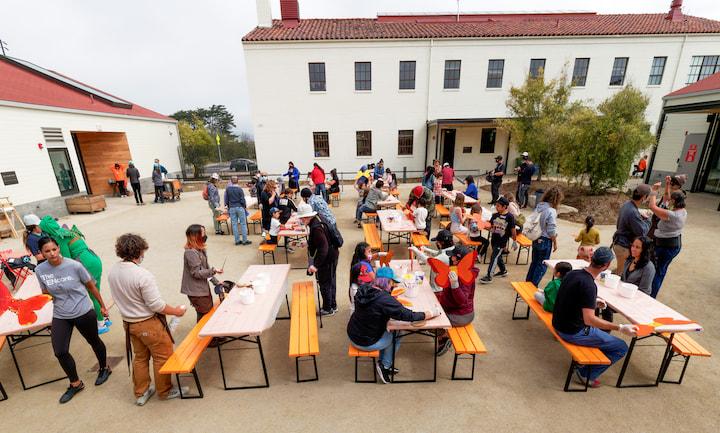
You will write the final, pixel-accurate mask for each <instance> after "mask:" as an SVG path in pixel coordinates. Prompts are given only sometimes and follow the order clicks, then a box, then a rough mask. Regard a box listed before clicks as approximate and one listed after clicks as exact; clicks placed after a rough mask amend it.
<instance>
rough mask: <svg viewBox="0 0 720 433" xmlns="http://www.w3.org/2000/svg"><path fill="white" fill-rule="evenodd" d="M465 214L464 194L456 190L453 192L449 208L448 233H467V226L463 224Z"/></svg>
mask: <svg viewBox="0 0 720 433" xmlns="http://www.w3.org/2000/svg"><path fill="white" fill-rule="evenodd" d="M466 218H467V217H466V215H465V194H463V193H461V192H458V193H456V194H455V200H454V201H453V207H452V209H450V233H452V234H455V233H463V234H467V232H468V228H467V227H465V226H464V225H463V224H464V223H465V219H466Z"/></svg>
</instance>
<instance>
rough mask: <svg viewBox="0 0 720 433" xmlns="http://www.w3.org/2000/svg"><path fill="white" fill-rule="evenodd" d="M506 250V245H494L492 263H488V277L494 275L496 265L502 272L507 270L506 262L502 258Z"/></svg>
mask: <svg viewBox="0 0 720 433" xmlns="http://www.w3.org/2000/svg"><path fill="white" fill-rule="evenodd" d="M504 250H505V247H504V246H500V247H496V246H494V245H493V246H492V255H491V256H490V264H489V265H488V273H487V275H488V277H492V276H493V272H494V271H495V265H497V266H498V268H500V272H505V262H503V258H502V255H503V252H504Z"/></svg>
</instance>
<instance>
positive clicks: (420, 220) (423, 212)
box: [413, 206, 428, 230]
mask: <svg viewBox="0 0 720 433" xmlns="http://www.w3.org/2000/svg"><path fill="white" fill-rule="evenodd" d="M427 215H428V211H427V209H425V208H424V207H422V206H418V207H416V208H415V210H414V211H413V217H414V218H415V227H417V229H418V230H425V227H426V225H425V220H426V219H427Z"/></svg>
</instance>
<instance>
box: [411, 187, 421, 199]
mask: <svg viewBox="0 0 720 433" xmlns="http://www.w3.org/2000/svg"><path fill="white" fill-rule="evenodd" d="M412 193H413V195H414V196H415V197H417V198H420V197H421V196H422V193H423V187H421V186H420V185H418V186H416V187H415V188H413V189H412Z"/></svg>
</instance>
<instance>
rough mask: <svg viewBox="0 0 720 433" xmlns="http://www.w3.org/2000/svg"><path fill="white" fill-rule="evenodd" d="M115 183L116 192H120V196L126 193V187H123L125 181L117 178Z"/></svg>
mask: <svg viewBox="0 0 720 433" xmlns="http://www.w3.org/2000/svg"><path fill="white" fill-rule="evenodd" d="M115 183H116V184H117V188H118V194H120V195H121V196H123V195H127V189H125V181H124V180H117V181H115Z"/></svg>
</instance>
